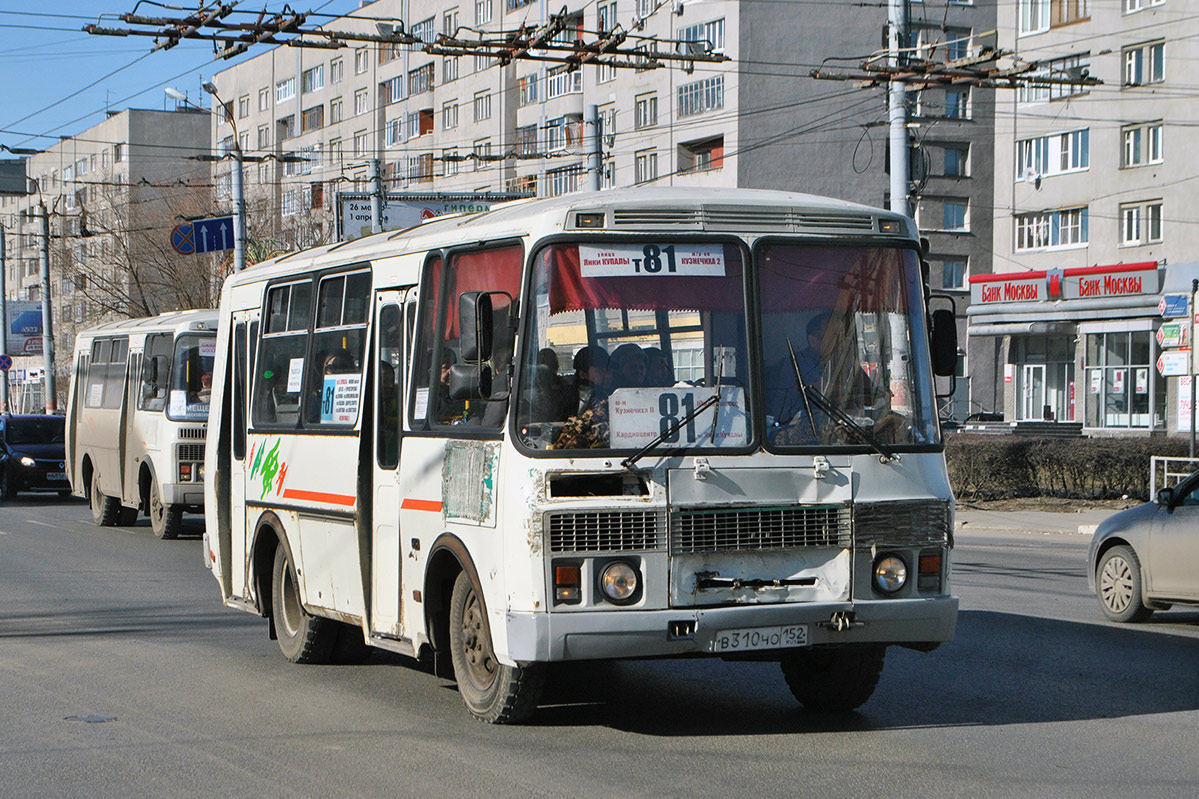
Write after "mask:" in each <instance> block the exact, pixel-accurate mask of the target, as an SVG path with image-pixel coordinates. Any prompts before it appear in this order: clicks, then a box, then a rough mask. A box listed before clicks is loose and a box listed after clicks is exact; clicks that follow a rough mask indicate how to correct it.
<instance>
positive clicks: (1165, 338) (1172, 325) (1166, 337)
mask: <svg viewBox="0 0 1199 799" xmlns="http://www.w3.org/2000/svg"><path fill="white" fill-rule="evenodd" d="M1157 343H1158V344H1159V345H1160V346H1162V347H1185V346H1186V344H1187V324H1186V323H1185V322H1163V323H1162V326H1161V327H1159V328H1158V329H1157Z"/></svg>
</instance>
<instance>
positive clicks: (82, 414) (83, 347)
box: [66, 310, 218, 538]
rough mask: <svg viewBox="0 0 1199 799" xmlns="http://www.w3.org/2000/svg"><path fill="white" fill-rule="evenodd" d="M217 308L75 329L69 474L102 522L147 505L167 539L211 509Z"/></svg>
mask: <svg viewBox="0 0 1199 799" xmlns="http://www.w3.org/2000/svg"><path fill="white" fill-rule="evenodd" d="M217 318H218V316H217V312H216V311H214V310H195V311H177V312H172V313H164V314H160V315H158V316H151V317H146V318H144V319H127V320H122V321H118V322H109V323H106V324H102V325H98V326H96V327H93V328H89V329H87V330H83V331H81V332H80V333H79V334H78V335H77V336H76V337H75V350H74V368H73V370H72V372H71V387H70V391H69V393H68V396H67V436H66V444H67V446H66V449H67V459H66V465H67V477H68V478H69V479H70V481H71V489H72V491H73V492H74V493H75V495H77V496H81V497H86V498H87V499H88V500H89V502H90V504H91V509H92V518H93V519H94V520H95V522H96V524H99V525H103V526H111V525H115V524H119V525H130V524H133V523H134V522H135V521H136V520H137V517H138V513H139V511H143V512H145V513H146V515H148V516H149V517H150V525H151V527H152V529H153V530H154V534H155V535H156V536H158V537H159V538H175V537H176V536H178V535H179V531H180V527H181V525H182V519H183V513H184V512H185V511H188V512H195V513H199V512H202V511H203V509H204V438H205V435H206V431H207V423H208V406H209V396H210V394H211V392H212V369H213V361H214V355H215V353H216V330H217Z"/></svg>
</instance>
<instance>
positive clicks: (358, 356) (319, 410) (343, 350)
mask: <svg viewBox="0 0 1199 799" xmlns="http://www.w3.org/2000/svg"><path fill="white" fill-rule="evenodd" d="M370 296H371V275H370V272H366V271H361V272H349V273H346V274H341V275H329V276H327V277H324V278H322V279H321V282H320V287H319V288H318V289H317V299H316V307H317V316H316V330H315V331H314V333H313V337H312V345H313V346H312V351H313V354H314V355H315V358H314V359H313V368H312V370H311V374H310V376H309V381H308V385H309V389H308V395H307V397H306V398H305V403H306V405H305V410H304V417H305V418H304V421H305V423H306V424H308V425H316V426H320V427H328V426H338V427H340V426H353V425H354V424H355V423H356V422H357V421H358V415H359V412H360V411H361V406H362V401H363V399H364V397H363V395H362V372H363V368H362V367H363V363H362V360H363V354H364V353H365V352H366V324H367V320H368V314H367V308H368V307H369V302H370Z"/></svg>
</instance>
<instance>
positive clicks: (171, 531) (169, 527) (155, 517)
mask: <svg viewBox="0 0 1199 799" xmlns="http://www.w3.org/2000/svg"><path fill="white" fill-rule="evenodd" d="M182 526H183V509H182V508H180V507H179V506H178V505H167V504H165V503H164V502H163V501H162V492H161V491H159V489H158V480H157V479H154V480H151V481H150V527H151V528H152V529H153V530H154V535H156V536H158V537H159V538H162V539H168V540H169V539H172V538H178V537H179V530H180V528H181V527H182Z"/></svg>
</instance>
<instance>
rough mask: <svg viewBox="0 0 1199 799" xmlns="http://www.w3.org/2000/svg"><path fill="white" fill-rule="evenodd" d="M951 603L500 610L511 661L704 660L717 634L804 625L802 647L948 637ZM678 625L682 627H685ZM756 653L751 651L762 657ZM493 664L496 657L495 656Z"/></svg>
mask: <svg viewBox="0 0 1199 799" xmlns="http://www.w3.org/2000/svg"><path fill="white" fill-rule="evenodd" d="M835 613H851V614H853V621H854V624H853V625H852V626H851V627H850V628H849V629H846V630H841V631H837V630H835V629H833V626H832V625H830V624H828V622H829V621H830V619H831V618H832V616H833V614H835ZM957 613H958V598H957V597H956V596H939V597H932V598H928V599H905V600H867V601H851V602H820V603H788V604H779V605H748V606H747V605H738V606H734V607H721V608H681V609H678V610H649V611H638V610H623V611H596V612H593V613H512V612H510V613H508V614H506V617H505V621H506V623H507V633H508V635H507V638H508V653H507V654H508V657H509V659H510V661H511V662H520V663H528V662H545V661H561V660H600V659H608V658H637V657H661V656H681V655H709V656H711V655H712V641H713V639H714V638H715V636H716V633H717V632H719V631H721V630H731V629H740V628H748V627H772V626H778V625H785V624H806V625H808V643H809V645H819V644H860V643H882V644H898V643H904V644H915V643H920V644H925V643H944V642H947V641H952V640H953V635H954V630H955V628H956V627H957ZM680 623H690V624H691V626H692V627H693V629H694V633H693V634H692V635H691V636H690V637H687V638H672V635H671V630H672V628H673V629H676V630H677V629H678V628H679V626H680ZM682 626H687V625H686V624H684V625H682ZM771 651H782V650H756V651H755V652H754V653H753V654H759V655H763V654H764V655H769V653H770V652H771ZM501 659H503V658H502V656H501Z"/></svg>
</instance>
